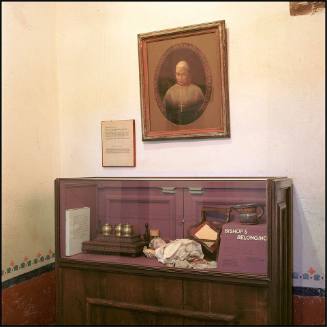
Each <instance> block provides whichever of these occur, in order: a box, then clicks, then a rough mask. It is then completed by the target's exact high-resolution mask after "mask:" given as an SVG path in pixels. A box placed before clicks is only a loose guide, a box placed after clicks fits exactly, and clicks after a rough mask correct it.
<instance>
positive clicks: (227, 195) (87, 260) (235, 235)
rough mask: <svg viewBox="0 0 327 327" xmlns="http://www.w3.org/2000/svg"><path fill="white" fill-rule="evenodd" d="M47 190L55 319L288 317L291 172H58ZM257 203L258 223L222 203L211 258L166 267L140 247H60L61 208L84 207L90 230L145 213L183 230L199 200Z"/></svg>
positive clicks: (171, 233) (169, 233)
mask: <svg viewBox="0 0 327 327" xmlns="http://www.w3.org/2000/svg"><path fill="white" fill-rule="evenodd" d="M55 198H56V276H57V323H58V324H80V325H82V324H140V325H148V324H152V325H161V324H166V325H167V324H168V325H169V324H175V325H179V324H185V325H188V324H222V325H226V324H233V325H235V324H240V325H254V324H257V325H265V324H291V323H292V321H291V320H292V314H291V312H292V284H291V281H292V280H291V272H292V182H291V180H290V179H288V178H277V177H265V178H59V179H56V180H55ZM248 203H256V204H259V205H260V206H261V207H262V208H263V209H264V214H263V216H262V217H261V219H260V223H259V224H257V225H244V224H240V222H239V221H238V217H237V215H233V214H232V213H231V216H230V218H231V219H230V221H229V222H228V223H227V224H225V225H224V226H223V229H222V234H221V238H220V247H219V251H218V254H217V258H216V261H217V268H214V269H203V270H197V269H186V268H183V269H182V268H175V267H168V266H166V265H163V264H161V263H159V262H158V261H157V260H156V259H149V258H146V257H145V256H143V255H142V256H138V257H127V256H119V255H105V254H92V253H82V252H81V253H77V254H75V255H72V256H66V255H65V253H66V252H65V246H66V244H65V242H66V231H65V213H66V210H68V209H76V208H82V207H89V208H90V240H93V239H95V238H96V237H97V235H98V234H99V231H101V227H102V226H103V225H104V224H105V223H110V224H112V225H115V224H119V223H129V224H132V225H133V227H134V232H135V233H136V234H140V235H142V234H143V233H144V225H145V223H148V224H149V227H150V228H159V229H160V236H161V237H162V238H163V239H165V240H167V241H169V240H175V239H178V238H188V237H189V235H188V231H189V230H190V228H191V227H192V226H194V225H196V224H197V223H199V222H200V221H201V210H202V208H203V207H211V208H217V209H219V208H220V209H222V211H224V209H226V210H228V208H230V207H232V206H235V205H238V204H248Z"/></svg>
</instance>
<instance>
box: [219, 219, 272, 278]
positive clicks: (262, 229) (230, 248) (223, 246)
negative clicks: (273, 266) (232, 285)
mask: <svg viewBox="0 0 327 327" xmlns="http://www.w3.org/2000/svg"><path fill="white" fill-rule="evenodd" d="M267 251H268V236H267V224H259V225H244V224H240V223H236V222H231V223H227V224H225V225H224V227H223V229H222V232H221V235H220V249H219V255H218V263H217V267H218V270H219V271H221V272H235V273H249V274H260V275H261V274H264V275H266V274H267Z"/></svg>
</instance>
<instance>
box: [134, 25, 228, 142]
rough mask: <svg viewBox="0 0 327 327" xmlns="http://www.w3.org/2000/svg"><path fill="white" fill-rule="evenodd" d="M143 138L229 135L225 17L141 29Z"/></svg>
mask: <svg viewBox="0 0 327 327" xmlns="http://www.w3.org/2000/svg"><path fill="white" fill-rule="evenodd" d="M138 46H139V67H140V91H141V112H142V131H143V134H142V137H143V140H144V141H146V140H158V139H176V138H199V137H229V136H230V128H229V102H228V79H227V41H226V30H225V22H224V21H217V22H212V23H207V24H199V25H192V26H185V27H180V28H175V29H168V30H162V31H158V32H152V33H146V34H139V35H138Z"/></svg>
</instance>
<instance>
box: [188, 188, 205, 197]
mask: <svg viewBox="0 0 327 327" xmlns="http://www.w3.org/2000/svg"><path fill="white" fill-rule="evenodd" d="M188 191H189V192H190V193H191V194H194V195H199V194H203V192H204V191H203V188H202V187H189V188H188Z"/></svg>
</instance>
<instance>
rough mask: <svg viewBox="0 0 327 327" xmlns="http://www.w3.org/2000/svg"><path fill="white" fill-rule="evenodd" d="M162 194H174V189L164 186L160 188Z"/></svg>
mask: <svg viewBox="0 0 327 327" xmlns="http://www.w3.org/2000/svg"><path fill="white" fill-rule="evenodd" d="M161 192H162V193H167V194H176V187H173V186H165V187H162V188H161Z"/></svg>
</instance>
